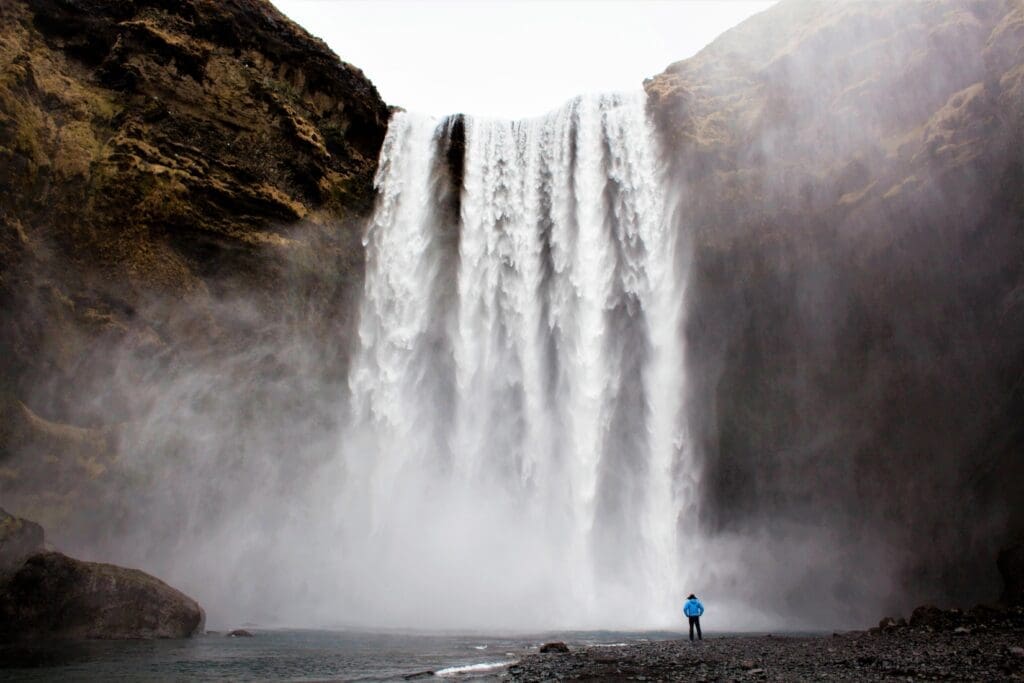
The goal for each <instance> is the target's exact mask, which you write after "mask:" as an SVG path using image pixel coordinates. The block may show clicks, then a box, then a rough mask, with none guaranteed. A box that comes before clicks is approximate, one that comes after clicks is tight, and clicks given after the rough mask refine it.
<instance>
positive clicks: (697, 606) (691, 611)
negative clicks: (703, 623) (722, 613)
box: [683, 598, 704, 617]
mask: <svg viewBox="0 0 1024 683" xmlns="http://www.w3.org/2000/svg"><path fill="white" fill-rule="evenodd" d="M683 614H685V615H686V616H688V617H699V616H700V615H702V614H704V605H702V604H701V602H700V600H698V599H697V598H690V599H689V600H687V601H686V604H685V605H683Z"/></svg>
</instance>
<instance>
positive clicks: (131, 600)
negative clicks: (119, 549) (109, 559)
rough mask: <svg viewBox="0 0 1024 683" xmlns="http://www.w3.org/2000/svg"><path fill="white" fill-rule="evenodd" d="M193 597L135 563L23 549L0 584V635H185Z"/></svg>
mask: <svg viewBox="0 0 1024 683" xmlns="http://www.w3.org/2000/svg"><path fill="white" fill-rule="evenodd" d="M204 623H205V614H204V613H203V609H202V608H201V607H200V606H199V604H198V603H197V602H196V601H195V600H193V599H192V598H190V597H188V596H187V595H185V594H184V593H181V592H180V591H178V590H175V589H174V588H171V587H170V586H168V585H167V584H166V583H164V582H163V581H161V580H159V579H157V578H155V577H153V576H150V575H149V574H146V573H145V572H142V571H139V570H138V569H127V568H125V567H118V566H115V565H111V564H101V563H99V562H84V561H82V560H76V559H74V558H70V557H67V556H66V555H63V554H61V553H56V552H43V553H39V554H36V555H33V556H31V557H29V558H28V559H27V560H26V561H25V562H24V564H22V566H21V567H20V568H19V569H18V570H17V571H15V572H14V573H13V574H11V575H10V576H9V577H8V578H7V579H6V581H4V582H3V583H2V584H0V642H2V641H10V640H13V639H16V638H38V637H59V638H73V639H87V638H96V639H135V638H187V637H189V636H192V635H195V634H196V633H201V632H202V629H203V624H204Z"/></svg>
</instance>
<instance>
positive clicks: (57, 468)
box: [0, 0, 389, 536]
mask: <svg viewBox="0 0 1024 683" xmlns="http://www.w3.org/2000/svg"><path fill="white" fill-rule="evenodd" d="M0 74H2V78H0V188H3V191H2V192H0V309H2V310H3V311H4V321H3V325H2V326H0V463H2V466H3V467H4V472H5V473H4V475H3V480H2V482H0V492H3V493H4V494H5V500H6V501H7V503H8V504H9V505H14V504H17V507H18V508H19V509H23V510H26V511H27V512H29V513H30V514H31V515H32V516H33V517H35V518H37V519H39V520H40V521H42V522H43V523H44V524H45V525H46V526H47V528H48V529H49V530H50V531H51V532H53V533H57V534H58V536H59V535H60V533H61V530H62V529H63V528H64V524H63V523H64V521H65V520H67V519H69V518H70V517H72V516H71V515H70V511H71V510H72V509H75V508H76V506H81V505H86V504H90V503H91V502H92V501H96V500H99V499H100V498H101V497H102V494H101V492H102V490H103V487H104V485H105V484H104V482H105V481H106V480H107V479H108V478H109V476H110V463H111V462H112V461H113V460H114V459H115V458H116V457H117V456H118V454H119V448H120V445H119V436H118V430H119V429H121V427H122V426H124V425H126V424H131V423H132V421H134V420H137V419H138V418H139V415H140V413H144V412H145V411H144V409H140V408H142V406H143V405H144V401H143V400H140V399H139V396H138V395H129V393H132V392H126V391H125V390H124V387H131V386H135V387H138V386H153V385H154V382H153V377H152V373H153V372H156V373H157V374H159V376H160V377H161V378H164V379H172V378H173V377H174V376H175V374H176V373H177V374H179V375H180V374H181V373H185V372H188V371H189V369H190V368H193V367H195V366H196V364H198V363H201V362H206V363H208V364H213V365H215V364H216V363H217V361H216V359H217V358H219V357H223V356H225V355H230V354H236V355H237V352H238V350H239V349H242V350H243V351H244V350H245V349H246V348H250V347H251V345H252V342H253V340H259V341H261V342H265V345H266V346H267V347H273V348H283V347H286V346H288V344H290V343H299V342H296V341H295V338H296V337H297V336H298V335H299V334H302V335H304V337H303V339H302V340H301V343H302V344H305V345H306V347H308V348H307V349H306V350H307V351H308V355H309V356H310V358H311V362H315V364H316V365H317V366H318V367H319V368H320V372H321V373H322V377H323V378H324V384H325V386H327V385H331V383H332V382H335V383H337V382H340V381H343V378H344V375H345V371H346V362H347V345H346V344H345V343H343V342H342V343H339V342H338V340H339V339H340V340H344V339H346V338H348V337H350V336H351V324H352V317H353V315H352V314H353V299H354V297H355V295H356V294H357V293H358V291H359V287H360V284H361V279H362V271H363V249H362V245H361V233H362V229H363V223H364V220H365V217H366V215H367V214H368V212H369V211H370V210H371V208H372V204H373V197H374V195H373V188H372V179H373V175H374V173H375V170H376V163H377V153H378V150H379V148H380V145H381V143H382V141H383V136H384V133H385V129H386V125H387V119H388V116H389V112H388V109H387V107H386V106H385V104H384V103H383V101H382V100H381V99H380V97H379V95H378V93H377V91H376V89H375V88H374V86H373V85H372V83H370V81H369V80H368V79H367V78H366V77H365V76H364V75H363V73H362V72H361V71H360V70H359V69H357V68H355V67H352V66H350V65H348V64H345V63H343V62H341V61H340V60H339V59H338V58H337V57H336V56H335V55H334V54H333V53H331V51H330V50H329V49H327V47H326V46H325V45H324V44H323V43H322V42H321V41H319V40H317V39H314V38H312V37H311V36H310V35H309V34H308V33H306V32H305V31H304V30H302V29H301V28H299V27H298V26H296V25H295V24H293V23H292V22H290V21H289V20H288V19H286V18H285V17H284V16H283V15H281V14H280V13H279V12H278V11H277V10H276V9H275V8H274V7H273V6H272V5H271V4H270V3H269V2H264V1H262V0H230V1H228V2H205V1H202V0H185V1H183V2H162V1H159V0H126V1H124V2H103V3H98V2H87V1H84V0H11V1H10V2H3V3H0ZM308 340H313V341H312V342H309V343H308V344H307V341H308ZM317 340H322V342H323V343H320V342H318V341H317ZM254 355H255V354H254ZM133 359H141V360H142V362H139V363H132V362H126V360H128V361H131V360H133ZM211 359H214V360H211ZM247 362H249V363H250V364H251V366H252V367H247V368H246V369H245V371H244V372H246V373H250V374H254V375H255V374H259V373H264V374H268V375H273V376H274V378H275V379H277V378H280V377H282V376H286V375H287V370H286V369H282V366H281V364H280V363H277V362H276V359H275V358H273V357H267V358H263V357H262V356H257V357H256V358H253V359H252V360H251V361H247ZM125 372H127V374H125ZM147 373H151V374H150V375H148V376H147ZM116 376H120V377H122V378H123V379H124V380H126V381H125V382H124V383H123V384H122V385H121V388H119V387H118V386H117V383H115V382H111V381H110V379H111V378H112V377H116ZM284 383H285V382H284V381H280V382H278V389H271V388H270V384H271V383H269V382H268V383H264V384H263V385H262V386H263V387H264V388H265V389H266V391H264V392H263V393H262V394H260V395H259V396H257V395H256V394H257V393H259V391H257V392H254V394H253V402H254V403H258V404H259V405H261V406H264V407H265V410H266V412H267V414H269V415H271V416H280V419H282V420H283V421H285V423H288V421H289V420H291V418H292V416H291V415H289V414H287V412H288V411H289V410H294V411H296V412H297V413H299V414H302V413H308V412H309V410H308V408H306V407H304V406H301V405H299V403H301V398H300V399H299V400H297V399H296V393H297V392H293V391H291V390H290V389H287V390H284V391H281V390H279V389H280V385H282V384H284ZM157 391H158V392H159V391H163V390H157ZM260 391H262V390H260ZM275 391H276V393H274V392H275ZM285 394H287V398H283V396H284V395H285ZM100 395H101V396H102V399H101V400H92V397H96V396H100ZM272 419H273V418H272ZM13 496H17V498H16V499H12V497H13Z"/></svg>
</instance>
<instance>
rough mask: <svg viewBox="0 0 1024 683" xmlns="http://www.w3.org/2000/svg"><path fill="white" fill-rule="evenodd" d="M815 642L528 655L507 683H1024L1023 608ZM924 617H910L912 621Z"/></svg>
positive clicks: (737, 640)
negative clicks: (565, 682) (892, 682)
mask: <svg viewBox="0 0 1024 683" xmlns="http://www.w3.org/2000/svg"><path fill="white" fill-rule="evenodd" d="M922 609H928V610H931V611H930V612H928V613H927V614H925V615H923V616H922V617H921V618H916V619H914V618H912V620H911V624H912V625H903V623H897V622H895V621H894V620H883V624H885V626H884V627H882V626H880V627H878V628H874V629H871V630H870V631H857V632H848V633H843V634H833V635H832V636H819V637H782V636H771V635H768V636H729V637H721V638H713V637H712V638H708V639H706V640H704V641H703V642H697V643H694V644H691V643H690V641H689V640H675V641H662V642H652V643H642V644H637V645H630V646H626V647H591V648H587V649H584V650H577V651H575V652H571V653H569V654H545V655H539V654H538V655H531V656H529V657H526V658H524V659H523V660H522V661H521V662H520V663H519V664H517V665H515V666H513V667H511V668H510V669H508V671H507V672H506V673H505V675H504V678H505V679H507V680H513V681H550V680H559V679H572V680H634V681H679V680H693V681H746V680H770V681H807V680H847V681H849V680H856V681H863V680H879V679H899V680H915V681H927V680H972V681H979V680H981V681H1006V680H1024V610H1021V609H1019V608H1018V609H1016V610H1013V611H1003V612H1001V613H999V614H997V615H995V616H993V615H992V614H991V613H989V614H987V615H986V616H984V617H983V618H978V617H977V616H972V612H973V611H972V612H968V613H964V612H960V611H957V610H951V611H947V612H942V611H939V610H935V609H934V608H922ZM920 611H921V610H917V611H915V613H914V614H915V617H918V613H919V612H920Z"/></svg>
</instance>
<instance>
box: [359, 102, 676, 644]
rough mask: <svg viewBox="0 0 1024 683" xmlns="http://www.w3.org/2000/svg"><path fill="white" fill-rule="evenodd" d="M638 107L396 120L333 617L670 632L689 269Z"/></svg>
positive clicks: (379, 213)
mask: <svg viewBox="0 0 1024 683" xmlns="http://www.w3.org/2000/svg"><path fill="white" fill-rule="evenodd" d="M644 104H645V103H644V98H643V95H642V94H640V93H638V94H635V95H627V96H601V97H584V98H580V99H577V100H574V101H573V102H571V103H569V104H568V105H566V106H565V107H563V108H562V109H561V110H559V111H557V112H555V113H553V114H550V115H548V116H545V117H542V118H538V119H533V120H528V121H516V122H508V121H493V120H484V119H475V118H462V117H456V118H451V119H447V120H445V121H443V122H440V123H438V122H437V121H435V120H432V119H429V118H426V117H421V116H416V115H414V114H409V113H405V112H399V113H396V114H395V115H394V117H393V119H392V121H391V125H390V128H389V131H388V135H387V139H386V141H385V143H384V147H383V150H382V152H381V159H380V169H379V171H378V175H377V179H376V184H377V189H378V193H379V198H378V206H377V209H376V213H375V215H374V218H373V221H372V223H371V225H370V227H369V229H368V231H367V236H366V239H365V243H366V248H367V271H366V282H365V290H364V298H363V301H362V306H361V318H360V326H359V343H358V349H357V351H356V354H355V357H354V360H353V366H352V370H351V375H350V382H349V384H350V389H351V401H350V405H351V419H350V424H349V427H348V429H347V435H346V438H345V442H344V445H343V456H344V460H343V462H344V467H345V475H344V481H345V484H344V491H342V492H340V494H339V495H340V496H341V497H342V500H344V504H343V510H344V511H343V513H341V515H342V516H343V517H344V519H343V520H342V521H343V527H344V533H343V538H342V539H341V551H340V552H342V553H344V556H345V559H344V561H343V564H344V565H345V569H344V571H345V573H346V575H347V576H348V577H349V578H351V579H354V580H355V581H354V583H353V584H352V585H353V586H356V587H357V588H356V590H355V591H353V593H358V594H353V595H351V596H350V597H349V599H348V605H347V607H348V608H349V609H351V610H354V611H356V612H358V613H361V614H372V615H373V616H372V620H373V621H375V622H377V623H380V624H394V625H403V626H413V627H415V626H417V625H422V626H472V625H476V624H481V625H493V624H494V623H496V619H495V615H496V614H500V615H501V617H500V623H501V624H503V626H505V627H512V626H522V627H541V626H552V627H555V626H566V625H568V626H573V627H586V626H624V625H635V626H651V625H660V624H667V623H673V622H674V621H676V620H677V618H678V617H677V614H676V613H677V611H678V603H679V598H680V597H681V595H680V591H682V590H683V589H684V581H685V579H686V576H683V575H680V569H681V567H680V566H679V565H680V563H679V557H680V556H679V538H678V535H679V534H680V531H681V530H682V529H684V528H685V527H682V526H680V524H681V520H680V518H681V510H682V503H683V502H684V501H682V500H681V498H682V497H683V496H681V495H680V492H679V491H677V490H676V489H675V488H674V485H673V482H674V481H679V480H680V478H679V476H678V475H679V473H680V471H685V469H686V462H685V461H686V449H685V437H686V433H685V421H684V420H683V418H682V417H681V415H682V405H681V404H682V397H683V394H684V387H683V379H684V378H683V373H682V367H683V352H684V349H683V348H682V337H681V334H680V323H681V320H680V316H681V309H682V301H683V296H682V291H681V290H682V286H683V282H684V277H683V275H684V274H683V273H681V272H679V268H677V266H676V259H675V258H674V254H675V253H676V245H675V240H676V237H675V235H674V234H673V233H672V231H670V230H668V229H667V227H666V226H667V223H666V216H665V207H664V202H663V197H662V194H663V192H662V182H661V180H660V178H659V174H658V169H657V155H656V153H655V150H654V140H655V138H654V135H653V131H652V129H651V127H650V124H649V122H648V121H647V118H646V115H645V110H644ZM463 146H464V149H463ZM684 473H685V472H684Z"/></svg>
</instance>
